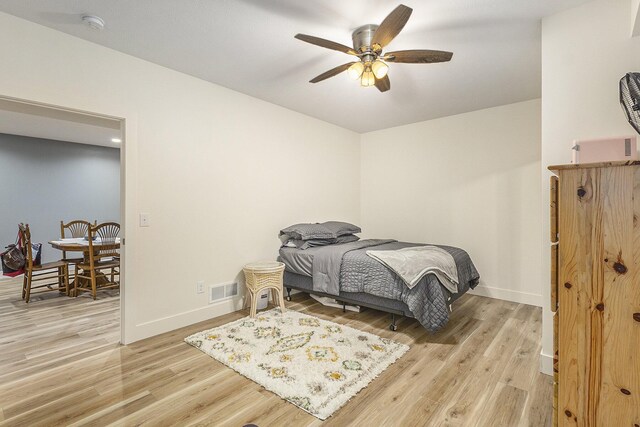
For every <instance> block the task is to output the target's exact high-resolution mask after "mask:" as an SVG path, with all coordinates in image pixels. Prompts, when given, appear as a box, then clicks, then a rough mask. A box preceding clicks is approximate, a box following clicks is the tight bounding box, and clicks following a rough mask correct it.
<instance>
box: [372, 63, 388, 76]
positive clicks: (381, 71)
mask: <svg viewBox="0 0 640 427" xmlns="http://www.w3.org/2000/svg"><path fill="white" fill-rule="evenodd" d="M371 71H373V74H374V75H375V76H376V78H377V79H381V78H383V77H384V76H386V75H387V73H388V72H389V66H388V65H387V64H385V63H384V62H383V61H381V60H379V59H376V60H375V61H374V62H373V64H372V65H371Z"/></svg>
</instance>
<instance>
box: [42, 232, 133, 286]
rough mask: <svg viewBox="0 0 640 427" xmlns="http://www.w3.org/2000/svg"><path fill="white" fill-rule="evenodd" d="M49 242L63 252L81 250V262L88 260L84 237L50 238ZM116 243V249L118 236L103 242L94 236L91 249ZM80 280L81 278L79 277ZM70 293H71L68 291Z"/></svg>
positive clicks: (87, 247)
mask: <svg viewBox="0 0 640 427" xmlns="http://www.w3.org/2000/svg"><path fill="white" fill-rule="evenodd" d="M49 244H50V245H51V247H52V248H54V249H58V250H60V251H65V252H82V256H83V262H84V263H88V262H89V241H88V240H87V239H85V238H84V237H72V238H64V239H58V240H51V241H49ZM114 244H115V245H116V249H119V248H120V238H119V237H116V238H115V242H114V241H111V240H110V241H105V242H104V243H103V242H102V240H101V239H100V237H98V238H96V239H95V240H94V241H93V245H92V247H93V251H94V254H95V253H98V252H100V248H101V247H102V246H103V245H108V246H109V248H110V249H112V248H113V245H114ZM81 280H82V279H81ZM69 295H71V293H69Z"/></svg>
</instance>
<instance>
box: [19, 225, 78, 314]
mask: <svg viewBox="0 0 640 427" xmlns="http://www.w3.org/2000/svg"><path fill="white" fill-rule="evenodd" d="M18 230H19V232H20V237H21V238H22V242H23V244H24V245H25V249H24V251H25V266H24V280H23V282H22V299H23V300H25V302H26V303H28V302H29V300H30V299H31V295H34V294H38V293H44V292H51V291H58V292H64V293H65V294H68V292H69V266H68V265H67V263H66V262H64V261H54V262H48V263H46V264H40V265H35V264H34V259H33V251H32V246H31V230H29V224H26V225H25V224H19V225H18ZM56 285H57V288H56V287H54V286H56ZM34 289H42V290H40V291H38V292H32V290H34Z"/></svg>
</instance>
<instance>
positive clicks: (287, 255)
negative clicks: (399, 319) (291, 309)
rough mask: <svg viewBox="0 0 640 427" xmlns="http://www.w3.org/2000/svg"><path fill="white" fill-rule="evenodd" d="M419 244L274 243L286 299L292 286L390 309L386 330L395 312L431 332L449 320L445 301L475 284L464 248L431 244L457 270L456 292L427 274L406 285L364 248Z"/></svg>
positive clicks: (392, 326) (393, 327)
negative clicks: (281, 266) (297, 245)
mask: <svg viewBox="0 0 640 427" xmlns="http://www.w3.org/2000/svg"><path fill="white" fill-rule="evenodd" d="M417 246H424V244H417V243H407V242H398V241H395V240H380V239H365V240H359V241H355V242H349V243H342V244H331V245H325V246H317V247H310V248H306V249H298V248H294V247H282V248H280V256H279V257H278V259H279V260H280V261H282V262H283V263H284V264H285V273H284V286H285V288H286V290H287V294H288V298H287V299H289V300H290V297H291V291H292V290H293V289H296V290H299V291H302V292H306V293H310V294H315V295H320V296H327V297H330V298H333V299H335V300H337V301H339V302H340V303H342V304H351V305H360V306H364V307H368V308H372V309H375V310H380V311H385V312H388V313H391V324H390V326H389V327H390V329H391V330H394V331H395V330H397V326H396V316H405V317H411V318H415V319H417V320H418V321H419V322H420V323H421V324H422V325H423V326H424V327H425V328H426V329H427V330H428V331H430V332H435V331H437V330H439V329H441V328H442V327H444V326H445V325H446V324H447V322H448V321H449V313H450V310H451V304H452V303H453V302H454V301H455V300H456V299H458V298H459V297H460V296H461V295H463V294H464V293H466V292H467V291H468V290H469V289H473V288H474V287H476V286H477V284H478V281H479V279H480V276H479V274H478V271H477V270H476V268H475V266H474V265H473V262H472V261H471V258H470V257H469V255H468V254H467V252H465V251H464V250H462V249H460V248H455V247H452V246H440V245H434V246H437V247H439V248H441V249H443V250H445V251H446V252H448V253H449V254H450V255H451V256H452V257H453V259H454V261H455V264H456V268H457V272H458V281H459V283H458V287H457V292H456V293H452V292H450V291H449V290H447V288H446V287H445V286H444V285H443V284H442V283H441V282H440V281H439V280H438V278H437V277H436V276H435V275H433V274H428V275H426V276H424V277H423V278H422V279H421V280H420V282H419V283H418V284H417V285H416V286H414V287H413V288H411V289H410V288H409V287H408V286H407V285H406V284H405V283H404V282H403V281H402V279H401V278H400V277H399V276H398V275H396V274H395V273H394V272H393V271H392V270H390V269H389V268H387V267H386V266H384V265H383V264H381V263H380V262H378V261H377V260H375V259H373V258H372V257H370V256H368V255H367V251H368V250H376V251H390V250H398V249H403V248H409V247H417Z"/></svg>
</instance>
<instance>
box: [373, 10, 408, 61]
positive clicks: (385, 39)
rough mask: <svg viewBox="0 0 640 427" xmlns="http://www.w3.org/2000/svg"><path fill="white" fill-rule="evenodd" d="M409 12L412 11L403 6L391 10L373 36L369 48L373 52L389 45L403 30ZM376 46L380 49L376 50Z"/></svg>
mask: <svg viewBox="0 0 640 427" xmlns="http://www.w3.org/2000/svg"><path fill="white" fill-rule="evenodd" d="M411 12H413V9H411V8H410V7H407V6H405V5H403V4H401V5H399V6H398V7H396V8H395V9H393V11H392V12H391V13H390V14H389V15H388V16H387V17H386V18H384V21H382V23H381V24H380V26H379V27H378V29H377V30H376V32H375V33H374V34H373V38H372V39H371V47H373V48H374V50H380V49H382V48H383V47H385V46H386V45H388V44H389V43H391V40H393V39H394V37H395V36H397V35H398V33H400V31H402V29H403V28H404V26H405V24H406V23H407V21H408V20H409V17H410V16H411ZM376 45H378V46H380V48H377V46H376Z"/></svg>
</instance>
